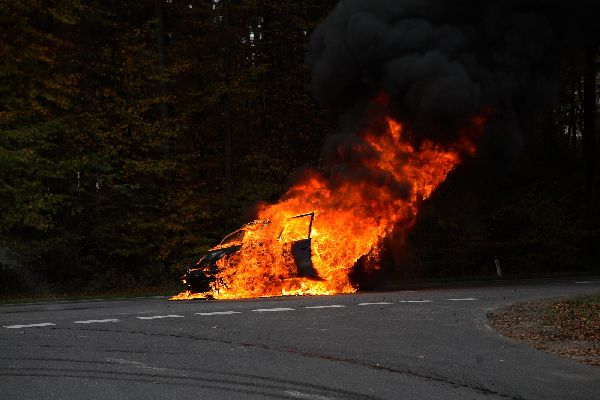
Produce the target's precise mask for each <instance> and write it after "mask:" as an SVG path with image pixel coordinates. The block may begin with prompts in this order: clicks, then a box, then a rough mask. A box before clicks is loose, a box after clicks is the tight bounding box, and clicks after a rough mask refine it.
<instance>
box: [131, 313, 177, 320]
mask: <svg viewBox="0 0 600 400" xmlns="http://www.w3.org/2000/svg"><path fill="white" fill-rule="evenodd" d="M136 318H137V319H162V318H184V316H183V315H175V314H172V315H154V316H152V317H136Z"/></svg>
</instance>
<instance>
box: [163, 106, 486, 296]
mask: <svg viewBox="0 0 600 400" xmlns="http://www.w3.org/2000/svg"><path fill="white" fill-rule="evenodd" d="M383 119H384V121H385V123H384V124H383V125H384V128H383V129H380V130H382V131H383V132H375V131H374V130H372V129H367V130H365V131H364V132H362V134H360V135H359V136H360V137H361V138H362V139H363V140H361V141H360V143H359V144H356V145H355V148H354V149H353V150H354V151H355V152H357V153H360V154H365V153H368V154H369V156H368V157H363V158H362V159H360V161H356V162H358V163H360V165H361V168H364V167H366V168H368V169H369V170H371V171H375V172H376V173H377V176H380V177H384V179H383V181H382V180H381V179H379V180H378V181H377V182H374V181H373V180H370V179H362V180H360V179H359V180H357V179H345V178H344V176H343V175H336V176H335V177H334V176H325V175H324V174H321V173H318V172H315V171H311V172H309V173H307V174H306V175H305V176H304V177H303V178H302V179H300V180H299V181H298V182H297V183H296V184H295V185H293V186H292V187H291V188H290V189H289V190H288V191H287V193H286V194H285V195H284V196H283V197H282V199H281V200H280V201H279V202H278V203H276V204H263V205H261V206H260V207H259V211H258V215H257V217H258V220H259V221H269V223H268V224H263V223H260V222H259V223H257V224H255V225H254V226H255V228H254V229H253V228H252V227H250V228H249V229H248V230H247V232H246V235H245V237H244V238H243V241H242V243H241V246H242V247H241V249H240V251H238V252H236V253H235V254H232V255H230V256H229V257H224V258H222V259H220V260H219V261H218V262H217V265H218V267H219V271H220V272H219V273H218V275H217V284H215V285H214V287H213V290H211V291H210V292H208V293H202V294H194V293H190V292H183V293H181V294H180V295H178V296H175V297H174V299H190V298H202V297H214V298H217V299H232V298H250V297H268V296H282V295H330V294H334V293H352V292H355V291H356V288H355V287H354V286H353V285H352V282H351V280H350V274H351V271H352V269H353V267H354V266H355V264H356V263H357V262H358V261H359V259H361V257H362V258H364V257H366V258H369V259H371V261H372V262H370V263H366V264H365V265H370V266H371V268H377V256H378V254H379V252H380V250H381V246H382V243H383V239H384V238H385V237H386V236H387V235H389V234H390V233H391V232H392V230H393V229H394V228H395V227H396V228H397V227H399V226H400V227H402V229H405V230H407V229H408V228H410V227H411V226H412V225H413V224H414V223H415V221H416V217H417V213H418V207H419V205H420V203H421V202H422V201H423V200H425V199H427V198H428V197H430V196H431V194H432V193H433V191H434V190H435V189H436V188H437V187H438V186H439V185H440V184H441V183H442V182H443V181H444V180H445V179H446V176H447V175H448V173H449V172H450V171H452V170H453V169H454V168H455V167H456V166H457V165H458V164H459V163H460V161H461V159H462V158H463V157H464V156H465V155H472V154H474V153H475V146H474V140H475V137H476V135H474V133H475V132H480V131H481V130H482V128H483V123H484V119H485V118H484V117H475V118H473V119H472V120H471V121H470V122H469V123H468V124H467V125H468V126H466V127H465V129H464V134H462V135H460V136H459V139H458V140H457V142H456V143H454V144H451V145H447V146H442V145H438V144H435V143H433V142H431V141H423V142H421V143H420V144H418V145H415V144H413V143H411V140H409V137H410V131H409V130H407V129H405V127H403V125H402V123H401V122H399V121H396V120H394V119H392V118H391V117H389V116H385V117H383ZM398 187H401V188H402V190H400V192H402V194H399V189H398ZM307 212H308V213H311V212H314V224H313V225H312V235H311V250H312V264H313V266H314V269H315V271H316V273H317V275H318V278H320V279H313V278H307V277H303V278H299V277H296V278H293V276H294V274H293V270H294V268H295V265H294V260H293V258H292V257H291V255H290V253H289V251H286V242H287V243H289V241H293V240H295V239H296V238H301V237H303V236H305V235H306V224H305V223H302V221H301V219H291V217H293V216H296V215H298V214H303V213H307ZM282 228H285V237H281V231H282Z"/></svg>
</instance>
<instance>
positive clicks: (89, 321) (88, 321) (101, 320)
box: [73, 318, 120, 324]
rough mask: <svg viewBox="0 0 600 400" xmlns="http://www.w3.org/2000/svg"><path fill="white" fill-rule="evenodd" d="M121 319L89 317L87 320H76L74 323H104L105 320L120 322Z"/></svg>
mask: <svg viewBox="0 0 600 400" xmlns="http://www.w3.org/2000/svg"><path fill="white" fill-rule="evenodd" d="M119 321H120V319H116V318H112V319H88V320H86V321H75V322H73V323H74V324H103V323H105V322H119Z"/></svg>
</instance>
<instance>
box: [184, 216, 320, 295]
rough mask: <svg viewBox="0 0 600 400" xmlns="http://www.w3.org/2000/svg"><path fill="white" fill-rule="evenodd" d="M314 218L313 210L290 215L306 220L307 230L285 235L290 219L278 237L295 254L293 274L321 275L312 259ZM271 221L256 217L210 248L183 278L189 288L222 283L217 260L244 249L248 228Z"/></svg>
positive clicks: (259, 227) (261, 226)
mask: <svg viewBox="0 0 600 400" xmlns="http://www.w3.org/2000/svg"><path fill="white" fill-rule="evenodd" d="M314 218H315V213H314V212H310V213H306V214H300V215H295V216H293V217H291V218H288V220H287V222H290V221H294V222H301V223H305V224H306V231H305V234H303V235H302V236H301V237H296V238H290V239H288V238H286V235H285V233H286V226H287V223H285V224H284V226H283V227H282V228H281V231H280V233H279V236H278V237H277V240H280V241H282V242H283V243H284V251H289V252H290V253H291V255H292V258H293V261H294V264H295V267H296V271H295V274H294V276H293V278H313V279H319V277H318V275H317V273H316V272H315V269H314V266H313V263H312V250H311V233H312V228H313V222H314ZM270 224H271V221H269V220H257V221H253V222H251V223H249V224H246V225H244V226H243V227H241V228H240V229H238V230H236V231H234V232H232V233H230V234H229V235H227V236H225V237H224V238H223V240H221V242H220V243H219V244H218V245H216V246H215V247H213V248H211V249H209V250H208V252H206V253H205V254H203V255H202V256H201V257H200V259H199V260H198V261H197V262H195V263H193V264H192V265H191V266H190V268H188V270H187V271H186V273H185V275H184V276H183V279H182V281H183V283H184V284H185V285H186V288H187V290H188V291H189V292H191V293H205V292H209V291H211V290H214V289H215V287H218V286H219V285H222V282H219V281H218V274H219V271H220V267H219V265H218V261H219V260H221V259H224V258H227V257H230V256H231V255H233V254H235V253H238V252H239V251H240V250H241V249H242V243H243V240H244V237H245V236H246V234H247V233H248V232H257V231H261V230H263V229H264V228H265V227H266V226H268V225H270Z"/></svg>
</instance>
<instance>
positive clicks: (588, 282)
mask: <svg viewBox="0 0 600 400" xmlns="http://www.w3.org/2000/svg"><path fill="white" fill-rule="evenodd" d="M590 283H597V282H596V281H577V282H575V284H576V285H588V284H590Z"/></svg>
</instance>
